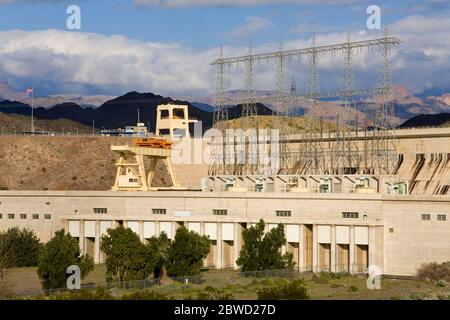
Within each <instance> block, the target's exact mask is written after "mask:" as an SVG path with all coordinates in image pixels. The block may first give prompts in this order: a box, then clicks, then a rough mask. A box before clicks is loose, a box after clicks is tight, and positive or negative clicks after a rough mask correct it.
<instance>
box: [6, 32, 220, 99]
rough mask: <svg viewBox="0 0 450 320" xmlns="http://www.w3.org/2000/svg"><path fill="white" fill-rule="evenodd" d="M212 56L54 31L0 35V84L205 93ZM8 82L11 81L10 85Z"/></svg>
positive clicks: (169, 45)
mask: <svg viewBox="0 0 450 320" xmlns="http://www.w3.org/2000/svg"><path fill="white" fill-rule="evenodd" d="M215 56H216V51H215V50H205V51H202V52H195V51H194V50H192V49H190V48H188V47H184V46H182V45H180V44H177V43H150V42H140V41H135V40H131V39H128V38H126V37H123V36H104V35H100V34H94V33H77V32H66V31H59V30H42V31H22V30H12V31H4V32H0V60H1V61H2V64H1V65H0V78H1V79H11V78H15V79H17V78H18V79H35V81H39V80H42V81H51V82H53V83H55V84H57V85H62V84H64V83H70V84H72V85H73V86H97V87H105V88H123V91H125V90H128V89H135V90H147V91H153V92H158V93H160V92H161V93H163V92H169V91H172V92H193V91H194V92H195V91H203V90H208V89H209V82H208V77H207V72H208V64H207V63H208V62H209V61H212V60H213V58H214V57H215ZM11 82H12V81H11Z"/></svg>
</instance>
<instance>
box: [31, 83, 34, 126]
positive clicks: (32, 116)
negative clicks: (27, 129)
mask: <svg viewBox="0 0 450 320" xmlns="http://www.w3.org/2000/svg"><path fill="white" fill-rule="evenodd" d="M31 133H32V134H33V135H34V86H33V85H32V86H31Z"/></svg>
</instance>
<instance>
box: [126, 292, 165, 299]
mask: <svg viewBox="0 0 450 320" xmlns="http://www.w3.org/2000/svg"><path fill="white" fill-rule="evenodd" d="M172 299H173V298H172V297H169V296H168V295H167V294H165V293H159V292H154V291H150V290H136V291H134V292H132V293H126V294H124V295H123V296H122V300H172Z"/></svg>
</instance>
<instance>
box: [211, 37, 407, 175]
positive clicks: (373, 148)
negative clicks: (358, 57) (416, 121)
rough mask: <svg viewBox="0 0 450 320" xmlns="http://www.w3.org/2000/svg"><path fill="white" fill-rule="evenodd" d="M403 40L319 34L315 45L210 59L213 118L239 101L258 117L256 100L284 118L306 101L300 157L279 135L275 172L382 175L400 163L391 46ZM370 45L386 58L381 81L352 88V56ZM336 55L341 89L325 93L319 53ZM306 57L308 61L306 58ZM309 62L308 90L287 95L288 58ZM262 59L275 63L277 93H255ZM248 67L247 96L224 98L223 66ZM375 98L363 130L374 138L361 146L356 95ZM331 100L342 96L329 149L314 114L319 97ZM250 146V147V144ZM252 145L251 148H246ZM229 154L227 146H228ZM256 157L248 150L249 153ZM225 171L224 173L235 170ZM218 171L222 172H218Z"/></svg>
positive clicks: (255, 169) (246, 171) (250, 170)
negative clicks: (320, 41)
mask: <svg viewBox="0 0 450 320" xmlns="http://www.w3.org/2000/svg"><path fill="white" fill-rule="evenodd" d="M398 44H401V41H400V40H399V39H397V38H395V37H390V36H388V35H387V32H385V35H384V37H382V38H377V39H371V40H363V41H351V39H350V34H349V36H348V38H347V40H346V41H345V42H343V43H338V44H333V45H325V46H317V45H316V40H315V37H313V39H312V46H311V47H308V48H302V49H294V50H283V49H282V48H280V50H278V51H275V52H269V53H257V54H253V53H252V50H251V48H250V50H249V53H248V54H247V55H245V56H239V57H231V58H224V57H223V56H221V57H220V58H219V59H217V60H215V61H213V62H212V65H214V66H217V70H218V79H219V80H218V82H217V83H218V87H217V94H216V96H217V97H221V99H217V101H218V102H220V103H216V106H215V112H214V122H217V121H221V120H219V119H222V120H223V119H225V118H224V116H222V114H223V110H224V109H226V108H227V107H229V106H234V105H238V104H242V105H243V109H242V116H243V117H246V116H252V115H257V111H256V103H262V104H269V105H272V106H274V107H273V114H274V116H276V117H277V118H279V119H281V118H282V116H285V115H288V114H289V106H290V105H293V104H297V105H303V106H305V105H307V106H308V108H307V111H306V112H305V116H304V118H305V126H304V130H303V132H302V140H301V143H300V148H299V151H298V156H297V155H296V159H295V160H296V161H295V163H294V164H292V163H293V160H294V159H293V153H292V152H291V150H290V148H289V143H288V138H289V137H288V134H287V133H286V131H284V130H283V132H282V133H281V134H280V152H279V158H280V160H282V161H280V162H282V163H280V170H279V172H277V173H276V172H272V173H273V174H357V173H372V174H373V173H378V174H390V173H392V172H393V171H395V166H396V163H397V151H396V141H395V135H394V130H393V129H394V122H393V117H394V111H393V105H392V102H391V101H390V100H389V95H390V92H391V90H392V83H391V75H390V68H389V62H390V50H391V48H392V47H393V46H395V45H398ZM364 48H366V49H367V50H368V51H370V52H373V51H375V50H373V49H379V52H380V53H381V57H382V70H381V83H380V85H379V86H378V87H373V88H366V89H355V88H354V87H353V85H354V84H353V83H354V79H353V70H352V69H353V65H352V64H353V56H354V54H355V52H356V53H358V52H361V51H362V49H364ZM337 53H342V55H343V57H344V66H343V67H344V74H343V82H342V90H340V91H328V92H321V91H320V86H319V74H318V64H319V59H318V57H319V56H320V57H324V56H326V55H329V56H330V57H331V58H333V57H334V56H335V55H336V54H337ZM303 57H305V58H307V59H302V58H303ZM292 58H297V60H298V61H299V62H300V63H302V60H307V61H308V65H309V79H308V83H309V85H308V92H307V93H306V94H303V95H297V94H292V92H291V93H290V94H288V93H286V91H285V90H284V74H285V68H286V66H285V61H286V59H289V60H293V59H292ZM256 62H262V63H267V64H275V67H276V71H275V72H276V74H275V91H276V94H275V95H270V96H255V95H254V89H253V80H254V74H253V73H254V68H253V66H254V64H255V63H256ZM240 64H241V65H242V64H244V65H245V66H246V80H245V83H246V90H247V95H246V97H243V98H233V99H231V98H225V97H224V92H225V90H224V87H223V84H224V82H223V78H224V72H223V70H224V66H239V65H240ZM372 95H373V96H374V97H375V100H376V101H375V102H374V106H375V110H374V119H373V131H372V132H365V133H364V135H365V136H370V135H371V139H370V140H371V141H370V142H369V143H368V144H367V146H366V145H365V146H364V147H363V150H361V146H360V145H358V130H359V128H358V119H357V113H356V112H355V111H356V109H355V105H354V102H353V97H356V96H372ZM329 98H338V99H340V101H341V106H342V108H343V111H344V112H343V113H342V115H341V116H340V117H339V119H338V121H337V123H336V127H337V129H336V133H335V134H334V136H333V137H332V138H331V137H329V139H331V140H333V142H332V143H331V145H332V146H331V147H330V148H328V149H327V150H326V148H325V147H324V143H323V138H324V137H323V122H322V118H321V117H319V116H317V115H316V114H315V110H317V107H318V106H319V105H320V103H321V100H323V99H329ZM247 147H248V146H247ZM247 149H249V148H247ZM224 152H225V150H224ZM250 156H251V157H254V156H255V155H254V154H252V155H250V154H247V157H250ZM256 156H258V155H256ZM261 169H262V168H260V167H259V165H258V164H257V165H256V167H255V166H252V167H248V168H247V169H244V170H243V172H242V174H261V172H262V170H261ZM227 171H228V170H226V169H224V170H223V171H222V173H223V174H234V173H231V172H227ZM216 172H218V171H216Z"/></svg>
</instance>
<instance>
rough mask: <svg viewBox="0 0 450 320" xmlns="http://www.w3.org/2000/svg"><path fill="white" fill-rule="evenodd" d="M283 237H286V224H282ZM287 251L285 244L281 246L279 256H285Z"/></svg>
mask: <svg viewBox="0 0 450 320" xmlns="http://www.w3.org/2000/svg"><path fill="white" fill-rule="evenodd" d="M283 230H284V236H285V237H287V224H285V223H283ZM286 251H287V242H285V243H284V244H283V245H282V246H281V254H285V253H286Z"/></svg>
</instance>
